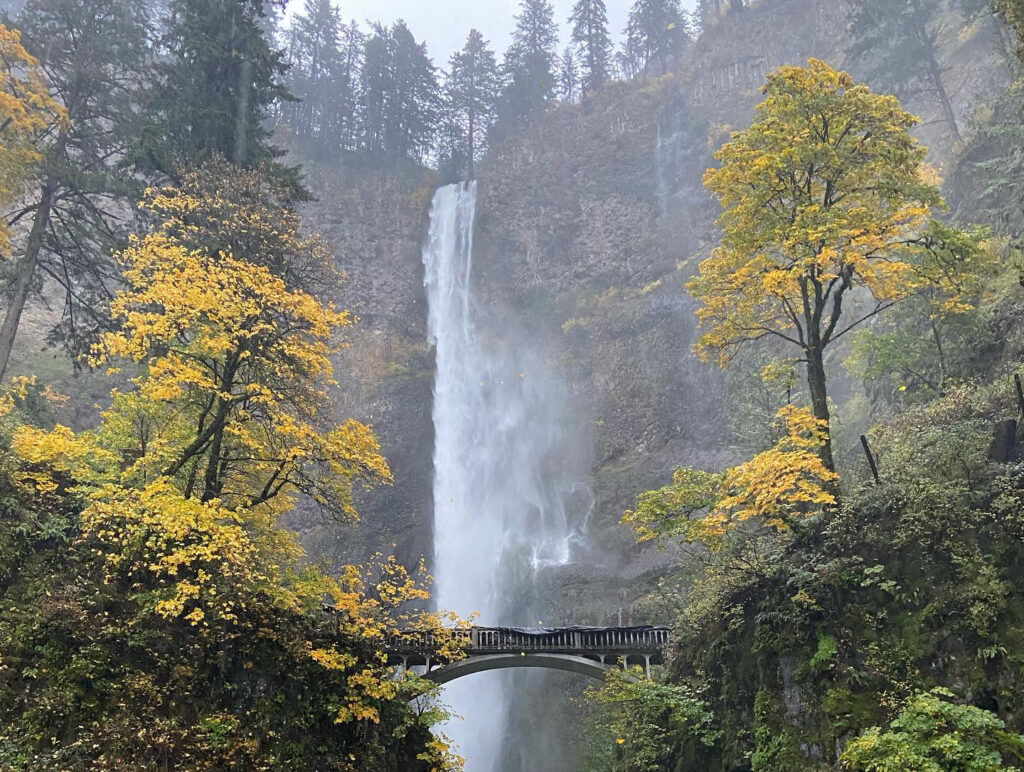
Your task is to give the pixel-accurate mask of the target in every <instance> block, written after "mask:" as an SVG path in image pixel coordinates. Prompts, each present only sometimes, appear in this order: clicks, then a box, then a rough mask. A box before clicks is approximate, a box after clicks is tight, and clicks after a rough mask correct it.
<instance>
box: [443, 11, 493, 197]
mask: <svg viewBox="0 0 1024 772" xmlns="http://www.w3.org/2000/svg"><path fill="white" fill-rule="evenodd" d="M500 88H501V78H500V75H499V72H498V62H497V60H496V59H495V56H494V51H492V50H491V49H490V48H489V47H488V45H487V41H486V40H484V36H483V35H482V34H480V32H479V31H478V30H475V29H474V30H470V33H469V37H468V38H467V40H466V45H465V46H464V47H463V48H462V50H461V51H458V52H456V53H455V54H453V55H452V58H451V60H450V61H449V72H448V78H447V80H446V82H445V98H446V100H447V102H448V108H449V110H450V118H451V120H452V121H454V126H455V128H456V129H457V132H458V141H457V142H458V144H457V147H456V148H454V150H455V152H456V154H457V155H458V156H459V157H461V158H463V159H464V161H465V173H466V176H467V177H469V178H472V177H473V175H474V170H475V164H476V161H477V160H478V159H479V157H480V155H481V154H482V153H483V151H484V149H485V147H486V138H487V131H488V130H489V129H490V127H491V125H492V124H493V123H494V117H495V110H496V106H497V101H498V92H499V90H500Z"/></svg>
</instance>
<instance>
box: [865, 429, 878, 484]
mask: <svg viewBox="0 0 1024 772" xmlns="http://www.w3.org/2000/svg"><path fill="white" fill-rule="evenodd" d="M860 444H861V446H862V447H863V448H864V455H865V456H867V458H868V466H870V467H871V474H872V476H873V477H874V478H875V485H878V484H880V483H881V482H882V481H881V480H880V479H879V477H878V464H876V463H875V457H874V455H873V454H872V453H871V446H870V445H868V438H867V437H866V436H865V435H863V434H862V435H861V436H860Z"/></svg>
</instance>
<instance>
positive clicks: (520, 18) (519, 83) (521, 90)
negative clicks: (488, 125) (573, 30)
mask: <svg viewBox="0 0 1024 772" xmlns="http://www.w3.org/2000/svg"><path fill="white" fill-rule="evenodd" d="M557 47H558V25H556V24H555V14H554V9H553V8H552V6H551V2H550V0H522V2H521V3H520V6H519V14H518V15H517V16H516V27H515V32H514V33H513V36H512V45H511V46H510V47H509V49H508V51H507V52H506V54H505V61H504V70H505V77H506V79H507V86H506V88H505V94H504V97H503V100H502V103H503V104H502V113H503V115H504V116H507V117H509V118H512V119H523V118H528V117H530V116H533V115H535V114H537V113H539V112H541V111H542V110H543V109H544V105H545V104H546V103H547V102H548V101H549V100H551V99H552V98H554V96H555V94H556V89H557V85H558V84H557V75H556V73H555V67H556V59H557V57H558V54H557V52H556V50H557Z"/></svg>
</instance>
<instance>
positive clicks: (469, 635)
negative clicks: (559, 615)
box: [388, 627, 669, 654]
mask: <svg viewBox="0 0 1024 772" xmlns="http://www.w3.org/2000/svg"><path fill="white" fill-rule="evenodd" d="M448 635H450V636H451V638H452V639H454V642H455V643H456V644H458V645H460V646H461V647H462V648H463V649H465V650H466V652H467V653H468V654H488V653H500V652H507V651H520V652H530V651H533V652H538V651H544V652H565V653H578V654H587V653H624V652H635V653H656V652H660V651H662V650H663V649H664V648H665V646H666V645H667V644H668V639H669V630H668V628H666V627H607V628H578V627H577V628H564V629H551V630H537V631H533V630H522V629H515V628H508V627H473V628H470V629H467V630H452V631H449V632H448ZM442 643H444V641H442V640H441V639H440V637H439V636H438V635H436V634H435V633H432V632H418V631H407V632H404V633H402V634H401V635H398V636H394V637H393V638H392V639H391V640H390V641H389V642H388V650H389V651H392V652H394V653H396V654H402V653H409V654H413V653H425V652H430V651H434V650H436V649H437V648H439V647H440V645H441V644H442Z"/></svg>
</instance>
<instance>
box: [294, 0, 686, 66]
mask: <svg viewBox="0 0 1024 772" xmlns="http://www.w3.org/2000/svg"><path fill="white" fill-rule="evenodd" d="M302 2H303V0H291V4H290V5H289V7H288V11H289V13H295V12H296V11H297V10H299V9H300V8H301V7H302ZM606 4H607V6H608V24H609V27H610V31H611V33H612V36H613V37H614V38H618V37H619V36H620V35H621V34H622V31H623V30H624V29H625V27H626V20H627V18H628V17H629V6H630V4H631V3H630V2H629V0H607V2H606ZM696 4H697V2H696V0H684V2H683V5H684V6H685V7H686V9H687V10H691V11H692V10H693V9H694V7H695V6H696ZM336 5H337V6H338V7H339V8H340V10H341V15H342V16H343V17H344V18H345V19H355V20H356V21H360V22H362V21H370V22H376V21H380V22H384V23H387V24H390V23H391V22H393V21H395V20H396V19H404V20H405V22H406V23H407V24H408V25H409V28H410V29H411V30H412V31H413V34H414V35H416V37H417V39H421V40H425V41H426V42H427V47H428V49H429V51H430V56H431V58H432V59H433V60H434V64H437V65H438V66H444V64H445V63H446V62H447V61H448V56H449V55H450V54H451V53H452V52H453V51H456V50H458V49H459V48H461V47H462V45H463V43H465V41H466V35H467V33H468V32H469V30H471V29H478V30H480V32H482V33H483V35H484V37H485V38H487V40H488V41H490V43H491V45H492V47H493V48H494V50H495V51H498V52H499V53H500V52H502V51H504V50H505V48H506V47H507V46H508V44H509V40H510V38H511V34H512V20H513V18H514V17H515V15H516V12H517V10H518V8H519V2H518V0H438V1H437V2H433V3H424V2H422V0H388V2H380V0H343V2H340V3H336ZM572 5H573V0H554V7H555V18H556V19H558V20H559V22H560V23H561V25H562V31H561V36H560V42H561V43H562V44H563V45H564V44H565V42H566V41H567V40H568V38H569V25H568V18H569V13H570V12H571V10H572Z"/></svg>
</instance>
